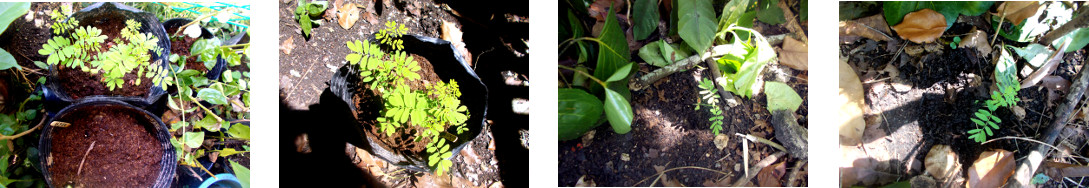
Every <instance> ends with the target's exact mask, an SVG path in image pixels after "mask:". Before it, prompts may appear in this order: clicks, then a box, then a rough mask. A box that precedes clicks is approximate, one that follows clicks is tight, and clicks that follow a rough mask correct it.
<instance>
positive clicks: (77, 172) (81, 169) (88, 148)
mask: <svg viewBox="0 0 1089 188" xmlns="http://www.w3.org/2000/svg"><path fill="white" fill-rule="evenodd" d="M95 142H98V141H91V146H90V147H87V152H83V158H82V159H79V168H78V169H76V176H80V174H82V173H83V162H85V161H87V154H91V150H92V149H95Z"/></svg>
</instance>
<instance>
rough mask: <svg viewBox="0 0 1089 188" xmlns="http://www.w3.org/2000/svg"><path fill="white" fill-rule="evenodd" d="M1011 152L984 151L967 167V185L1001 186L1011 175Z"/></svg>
mask: <svg viewBox="0 0 1089 188" xmlns="http://www.w3.org/2000/svg"><path fill="white" fill-rule="evenodd" d="M1013 169H1014V158H1013V152H1009V151H1006V150H1001V149H999V150H995V151H986V152H983V153H982V154H980V155H979V159H977V160H976V161H975V162H973V163H972V167H971V168H968V187H969V188H973V187H1001V186H1002V185H1004V184H1006V179H1008V178H1009V177H1010V175H1013Z"/></svg>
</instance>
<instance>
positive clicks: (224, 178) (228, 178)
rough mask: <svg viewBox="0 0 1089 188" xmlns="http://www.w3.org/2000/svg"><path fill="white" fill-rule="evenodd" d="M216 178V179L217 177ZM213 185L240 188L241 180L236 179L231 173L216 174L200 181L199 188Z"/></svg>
mask: <svg viewBox="0 0 1089 188" xmlns="http://www.w3.org/2000/svg"><path fill="white" fill-rule="evenodd" d="M217 178H218V179H217ZM213 185H215V187H228V188H242V182H239V181H238V178H237V177H234V175H233V174H227V173H223V174H216V178H208V179H205V180H204V183H201V184H200V186H199V188H209V187H212V186H213Z"/></svg>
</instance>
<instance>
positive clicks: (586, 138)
mask: <svg viewBox="0 0 1089 188" xmlns="http://www.w3.org/2000/svg"><path fill="white" fill-rule="evenodd" d="M595 133H597V131H596V130H590V131H586V134H585V135H582V147H590V143H593V142H594V134H595Z"/></svg>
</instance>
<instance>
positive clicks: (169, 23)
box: [163, 18, 227, 80]
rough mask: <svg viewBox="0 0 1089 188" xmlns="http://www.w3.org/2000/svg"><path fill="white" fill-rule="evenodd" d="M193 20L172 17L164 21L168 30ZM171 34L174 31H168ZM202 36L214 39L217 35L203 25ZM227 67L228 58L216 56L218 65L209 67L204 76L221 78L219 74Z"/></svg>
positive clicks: (164, 25)
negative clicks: (213, 34)
mask: <svg viewBox="0 0 1089 188" xmlns="http://www.w3.org/2000/svg"><path fill="white" fill-rule="evenodd" d="M191 21H193V20H192V19H189V18H172V19H169V20H166V21H163V28H164V29H166V30H167V31H169V30H170V29H172V28H175V27H181V26H183V25H185V24H187V23H189V22H191ZM179 29H180V28H179ZM170 34H173V33H167V35H168V36H169V35H170ZM200 38H203V39H212V38H215V36H212V32H209V31H208V30H207V29H204V28H203V27H202V28H200ZM189 48H192V46H190V47H189ZM186 63H201V62H186ZM225 69H227V60H224V59H223V56H216V65H215V66H213V67H211V68H209V69H208V72H205V73H204V77H205V78H208V80H219V76H220V75H222V74H223V70H225Z"/></svg>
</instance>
